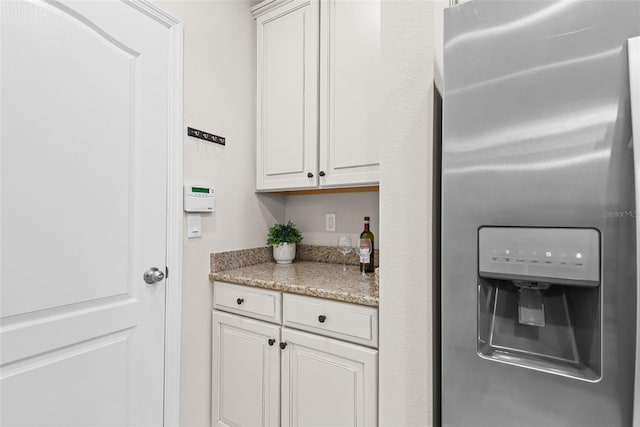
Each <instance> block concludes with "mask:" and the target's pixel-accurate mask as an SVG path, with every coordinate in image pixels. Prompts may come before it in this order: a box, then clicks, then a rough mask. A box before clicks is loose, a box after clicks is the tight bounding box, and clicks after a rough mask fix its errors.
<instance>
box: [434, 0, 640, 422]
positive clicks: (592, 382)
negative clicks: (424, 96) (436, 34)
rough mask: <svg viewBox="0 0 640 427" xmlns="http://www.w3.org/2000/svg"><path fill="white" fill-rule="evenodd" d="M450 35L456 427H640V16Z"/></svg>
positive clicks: (470, 29)
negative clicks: (638, 181) (639, 185)
mask: <svg viewBox="0 0 640 427" xmlns="http://www.w3.org/2000/svg"><path fill="white" fill-rule="evenodd" d="M444 18H445V21H444V30H445V39H444V94H443V128H442V129H443V130H442V218H441V220H442V251H441V257H442V282H441V346H442V349H441V350H442V352H441V361H442V362H441V363H442V367H441V381H442V386H441V388H442V390H441V406H442V424H443V425H445V426H465V427H468V426H518V427H524V426H580V427H585V426H598V427H606V426H631V425H638V426H640V414H638V411H639V410H640V408H638V407H637V406H638V403H637V402H638V395H637V393H640V391H639V390H637V389H636V388H637V385H636V384H637V383H638V382H639V380H638V378H637V375H638V372H637V370H638V367H637V364H638V351H637V334H638V326H637V325H638V308H637V307H638V278H637V271H638V269H637V259H638V255H637V254H638V251H637V243H638V242H637V241H638V239H637V225H636V221H637V215H638V214H640V212H639V211H637V209H636V198H635V191H636V186H635V185H634V179H635V178H636V177H635V174H634V154H635V155H636V156H638V157H639V158H640V129H636V140H635V144H636V148H637V151H638V152H636V153H634V147H633V143H634V140H633V132H632V117H634V116H632V109H631V105H632V103H635V104H634V105H636V106H635V107H634V109H633V114H634V115H635V120H638V119H637V116H638V114H639V113H640V111H638V109H639V108H640V105H638V103H639V102H640V101H639V100H638V97H639V96H640V94H638V93H637V90H638V89H637V86H638V85H640V83H638V82H637V80H634V79H640V65H637V67H638V69H637V70H636V71H635V72H634V71H632V72H631V73H630V71H629V67H630V65H631V66H634V65H632V64H634V63H635V62H634V61H640V59H633V58H634V55H638V56H640V54H639V53H638V49H640V41H639V40H640V39H638V38H637V37H638V36H639V35H640V1H638V0H628V1H595V0H584V1H581V0H577V1H522V0H510V1H504V0H498V1H494V0H472V1H470V2H465V3H462V4H459V5H456V6H453V7H450V8H448V9H447V10H445V16H444ZM634 38H636V39H634ZM628 39H633V40H632V41H631V42H629V41H628ZM634 44H635V46H636V47H634ZM630 58H631V60H630ZM630 80H631V81H635V83H632V84H631V87H634V86H635V87H636V89H635V90H636V92H635V93H634V92H633V91H632V90H630ZM632 93H633V95H632ZM636 123H637V122H636ZM637 126H639V124H636V127H637ZM635 170H636V171H638V170H640V168H638V166H635ZM634 390H635V392H634ZM634 399H635V405H636V408H635V413H634ZM634 415H635V417H636V418H635V421H634Z"/></svg>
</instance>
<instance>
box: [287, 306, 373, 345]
mask: <svg viewBox="0 0 640 427" xmlns="http://www.w3.org/2000/svg"><path fill="white" fill-rule="evenodd" d="M283 311H284V314H283V325H285V326H289V327H291V328H296V329H302V330H305V331H309V332H313V333H316V334H319V335H325V336H329V337H333V338H338V339H341V340H345V341H351V342H354V343H357V344H363V345H366V346H369V347H375V348H377V347H378V309H377V308H374V307H367V306H363V305H356V304H349V303H344V302H338V301H329V300H323V299H319V298H312V297H305V296H301V295H292V294H284V296H283Z"/></svg>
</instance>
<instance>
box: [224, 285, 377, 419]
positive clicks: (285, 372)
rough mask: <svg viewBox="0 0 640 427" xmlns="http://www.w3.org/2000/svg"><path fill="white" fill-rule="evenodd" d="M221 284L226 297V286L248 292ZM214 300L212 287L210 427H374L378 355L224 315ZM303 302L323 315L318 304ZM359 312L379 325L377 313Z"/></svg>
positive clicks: (258, 322) (361, 347)
mask: <svg viewBox="0 0 640 427" xmlns="http://www.w3.org/2000/svg"><path fill="white" fill-rule="evenodd" d="M224 286H225V295H226V294H228V290H229V286H231V287H232V288H233V287H236V288H237V290H238V292H240V293H242V292H243V291H245V290H246V289H247V288H246V287H244V286H238V285H230V284H224ZM264 292H265V293H273V291H264ZM246 295H247V294H246V292H245V293H244V298H241V297H238V299H237V301H242V303H238V305H242V304H244V303H245V302H246V298H247V296H246ZM297 298H300V297H297ZM303 298H307V297H303ZM215 299H216V290H215V285H214V306H216V307H217V308H218V309H217V310H214V311H213V353H212V354H213V357H212V363H213V366H212V376H213V378H212V399H213V401H212V425H213V426H234V427H254V426H272V427H277V426H359V427H365V426H367V427H368V426H376V425H377V415H378V405H377V394H378V350H376V349H374V348H368V347H365V346H363V345H358V344H353V343H349V342H345V341H342V340H337V339H334V338H329V337H325V336H321V335H318V334H315V333H309V332H303V331H299V330H295V329H292V328H289V327H284V326H282V325H281V324H278V323H269V322H265V321H262V320H255V319H250V318H248V317H246V316H251V313H250V312H249V313H247V314H246V316H245V315H238V314H232V313H225V312H222V311H220V309H221V307H222V306H221V305H220V304H218V305H215ZM309 299H310V300H317V302H316V304H319V306H320V309H322V303H323V300H320V299H315V298H309ZM327 303H328V304H334V305H335V304H336V303H334V302H330V301H327ZM342 304H343V303H342ZM343 305H345V304H343ZM349 305H350V304H346V306H349ZM247 306H248V305H247ZM328 307H329V308H334V309H335V307H331V306H328ZM354 307H357V309H360V308H361V307H359V306H354ZM283 308H284V310H285V311H286V310H287V299H286V298H285V300H284V302H283ZM222 309H224V307H222ZM365 309H370V310H372V312H373V313H375V314H376V320H377V310H376V309H374V308H370V307H365ZM323 312H325V311H323ZM326 312H328V313H331V312H330V311H326ZM321 316H325V318H327V317H328V316H327V315H325V314H322V315H321ZM278 318H279V319H280V318H281V317H280V316H278ZM328 319H331V317H329V318H328ZM327 321H328V320H323V321H322V323H325V322H327ZM375 332H376V334H377V328H376V331H375Z"/></svg>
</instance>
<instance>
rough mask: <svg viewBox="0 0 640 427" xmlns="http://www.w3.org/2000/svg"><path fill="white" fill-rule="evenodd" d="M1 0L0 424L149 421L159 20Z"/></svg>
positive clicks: (157, 223) (162, 99) (154, 340)
mask: <svg viewBox="0 0 640 427" xmlns="http://www.w3.org/2000/svg"><path fill="white" fill-rule="evenodd" d="M0 4H1V9H0V11H1V31H2V33H1V51H0V55H1V62H2V68H1V82H2V86H1V90H2V93H1V100H0V102H1V142H2V144H1V148H0V159H1V175H0V187H1V226H0V227H1V228H0V234H1V249H0V251H1V252H0V256H1V262H0V265H1V288H0V290H1V298H0V299H1V306H0V310H1V323H0V343H1V346H2V349H1V353H0V357H1V359H0V365H1V366H0V369H1V372H0V380H1V382H0V387H1V390H0V392H1V398H0V401H1V402H0V403H1V406H0V424H2V425H7V426H9V425H34V426H35V425H38V426H41V425H59V426H94V425H109V426H122V425H131V426H133V425H135V426H145V425H162V423H163V378H164V361H163V358H164V336H165V333H164V316H165V282H164V281H163V280H161V281H159V282H157V283H155V284H146V283H145V282H144V281H143V273H144V271H145V270H147V269H148V268H150V267H157V268H159V270H160V271H161V272H164V271H165V265H166V224H167V223H166V209H167V204H166V203H167V202H166V191H167V176H166V174H167V133H168V131H167V122H168V111H169V109H168V104H167V102H168V101H167V97H168V87H169V80H168V79H169V76H168V70H167V69H168V64H169V61H168V54H169V49H168V48H167V46H168V31H167V27H165V26H163V25H161V24H160V23H159V22H157V21H155V20H154V19H152V18H151V17H150V16H147V15H145V14H144V13H143V12H142V11H141V10H140V9H141V8H140V7H139V5H137V4H136V3H121V2H81V1H77V2H64V3H60V2H57V1H51V2H24V1H2V2H0Z"/></svg>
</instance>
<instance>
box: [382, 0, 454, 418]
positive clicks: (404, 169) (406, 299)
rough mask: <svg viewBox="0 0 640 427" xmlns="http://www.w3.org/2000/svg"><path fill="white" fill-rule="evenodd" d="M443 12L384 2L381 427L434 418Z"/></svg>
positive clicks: (434, 5)
mask: <svg viewBox="0 0 640 427" xmlns="http://www.w3.org/2000/svg"><path fill="white" fill-rule="evenodd" d="M446 3H447V2H445V4H446ZM441 6H442V5H441V4H440V2H436V1H414V0H411V1H402V2H399V1H383V2H382V36H381V41H382V58H383V61H382V62H383V64H384V65H383V69H382V72H383V85H382V89H383V104H384V108H383V114H382V117H383V118H384V119H383V121H382V123H381V129H380V132H381V134H382V140H384V141H386V144H384V145H383V146H382V147H381V158H382V159H383V163H382V176H381V183H382V184H381V191H380V234H381V239H383V240H384V244H385V248H384V257H385V259H384V262H383V264H382V265H381V268H380V386H379V390H380V419H379V421H380V425H382V426H428V425H431V424H432V417H433V405H432V369H431V365H432V334H433V331H432V328H431V316H432V311H431V301H432V300H431V298H432V290H431V286H432V284H431V269H432V265H431V219H432V218H431V208H432V204H431V198H432V189H431V186H432V177H431V174H432V172H431V171H432V168H431V165H432V142H433V119H432V117H433V95H434V94H433V84H434V83H433V82H434V75H435V73H434V67H435V57H436V51H437V50H438V49H436V46H435V43H434V27H437V26H434V22H437V20H438V16H437V15H436V13H438V14H440V13H441V11H440V9H441ZM436 11H438V12H436Z"/></svg>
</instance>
